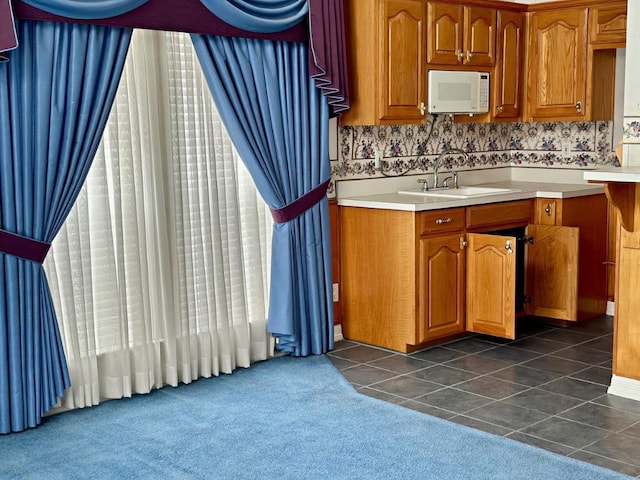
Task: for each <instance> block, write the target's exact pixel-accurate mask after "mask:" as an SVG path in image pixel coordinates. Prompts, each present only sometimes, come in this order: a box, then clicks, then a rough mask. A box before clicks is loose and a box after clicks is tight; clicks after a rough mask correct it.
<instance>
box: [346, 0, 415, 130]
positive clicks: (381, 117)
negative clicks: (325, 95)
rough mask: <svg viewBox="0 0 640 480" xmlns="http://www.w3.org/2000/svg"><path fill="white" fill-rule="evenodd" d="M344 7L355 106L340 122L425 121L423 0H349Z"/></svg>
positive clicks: (347, 123) (351, 93) (352, 102)
mask: <svg viewBox="0 0 640 480" xmlns="http://www.w3.org/2000/svg"><path fill="white" fill-rule="evenodd" d="M344 10H345V33H346V36H347V41H346V45H347V58H348V65H349V79H350V88H351V91H350V95H351V108H350V109H349V110H347V111H346V112H345V113H344V114H343V115H341V116H340V124H341V125H380V124H402V123H422V122H424V119H425V115H424V113H422V111H421V108H420V107H421V105H423V104H424V103H425V102H426V81H427V80H426V73H425V69H426V43H427V40H426V35H427V34H426V31H425V16H426V7H425V3H424V1H423V0H345V2H344Z"/></svg>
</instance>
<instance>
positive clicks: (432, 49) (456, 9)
mask: <svg viewBox="0 0 640 480" xmlns="http://www.w3.org/2000/svg"><path fill="white" fill-rule="evenodd" d="M462 11H463V9H462V6H461V5H452V4H449V3H441V2H428V3H427V25H428V27H427V35H428V38H427V63H430V64H436V65H458V64H459V63H460V62H461V60H462V57H461V55H462V49H463V47H462V30H463V28H464V24H463V16H462V15H463V14H462Z"/></svg>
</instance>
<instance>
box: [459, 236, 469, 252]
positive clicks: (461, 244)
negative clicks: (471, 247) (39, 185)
mask: <svg viewBox="0 0 640 480" xmlns="http://www.w3.org/2000/svg"><path fill="white" fill-rule="evenodd" d="M467 245H468V243H467V241H466V240H465V239H464V237H460V250H464V249H465V248H466V247H467Z"/></svg>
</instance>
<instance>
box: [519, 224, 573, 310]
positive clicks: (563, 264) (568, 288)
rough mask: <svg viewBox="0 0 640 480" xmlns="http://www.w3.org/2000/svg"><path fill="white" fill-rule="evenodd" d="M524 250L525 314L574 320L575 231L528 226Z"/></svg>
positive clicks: (571, 229)
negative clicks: (527, 299)
mask: <svg viewBox="0 0 640 480" xmlns="http://www.w3.org/2000/svg"><path fill="white" fill-rule="evenodd" d="M527 236H533V238H534V241H533V243H532V244H531V245H528V246H527V250H526V256H525V257H526V269H527V270H526V272H527V275H526V279H527V283H526V291H527V295H528V296H530V297H531V303H529V304H528V305H527V313H529V314H531V315H537V316H541V317H551V318H557V319H560V320H577V318H578V309H577V306H578V238H579V229H578V228H575V227H558V226H553V225H529V227H527Z"/></svg>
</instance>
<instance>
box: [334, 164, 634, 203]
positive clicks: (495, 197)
mask: <svg viewBox="0 0 640 480" xmlns="http://www.w3.org/2000/svg"><path fill="white" fill-rule="evenodd" d="M618 170H619V169H618ZM637 175H638V179H639V180H638V181H640V168H639V169H638V173H637ZM585 179H586V173H585ZM461 186H462V185H461ZM475 186H483V187H496V188H508V189H515V190H518V191H514V192H508V193H500V194H491V195H485V196H475V197H469V198H450V197H449V198H442V197H435V196H419V195H403V194H398V193H379V194H375V195H365V196H354V197H343V198H339V199H338V205H341V206H344V207H364V208H381V209H386V210H406V211H414V212H418V211H423V210H438V209H441V208H454V207H465V206H469V205H483V204H487V203H496V202H507V201H513V200H525V199H528V198H573V197H582V196H586V195H595V194H598V193H603V192H604V186H602V185H598V184H588V183H580V184H572V183H543V182H522V181H502V182H494V183H483V184H481V185H475Z"/></svg>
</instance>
